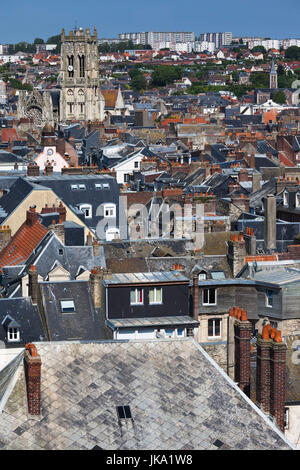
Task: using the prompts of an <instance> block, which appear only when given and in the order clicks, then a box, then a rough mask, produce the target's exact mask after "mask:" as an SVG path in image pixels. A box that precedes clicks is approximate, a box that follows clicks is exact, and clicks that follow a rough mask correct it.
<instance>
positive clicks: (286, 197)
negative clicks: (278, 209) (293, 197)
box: [283, 191, 289, 206]
mask: <svg viewBox="0 0 300 470" xmlns="http://www.w3.org/2000/svg"><path fill="white" fill-rule="evenodd" d="M283 205H284V206H288V205H289V193H288V192H287V191H284V193H283Z"/></svg>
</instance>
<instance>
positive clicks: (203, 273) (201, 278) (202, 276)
mask: <svg viewBox="0 0 300 470" xmlns="http://www.w3.org/2000/svg"><path fill="white" fill-rule="evenodd" d="M198 279H199V281H205V280H206V279H207V274H206V272H205V271H201V273H199V274H198Z"/></svg>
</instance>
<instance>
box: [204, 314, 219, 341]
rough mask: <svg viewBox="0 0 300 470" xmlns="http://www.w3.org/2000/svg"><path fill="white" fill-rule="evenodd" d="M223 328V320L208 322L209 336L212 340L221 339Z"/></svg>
mask: <svg viewBox="0 0 300 470" xmlns="http://www.w3.org/2000/svg"><path fill="white" fill-rule="evenodd" d="M221 327H222V320H221V318H212V319H210V320H208V331H207V336H208V337H210V338H220V337H221Z"/></svg>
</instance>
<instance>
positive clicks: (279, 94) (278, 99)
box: [272, 90, 286, 104]
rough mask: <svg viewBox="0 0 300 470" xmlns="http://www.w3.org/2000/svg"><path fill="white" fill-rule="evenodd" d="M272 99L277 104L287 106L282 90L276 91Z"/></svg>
mask: <svg viewBox="0 0 300 470" xmlns="http://www.w3.org/2000/svg"><path fill="white" fill-rule="evenodd" d="M272 99H273V101H275V103H278V104H286V96H285V94H284V93H283V91H281V90H278V91H276V92H275V93H274V95H273V98H272Z"/></svg>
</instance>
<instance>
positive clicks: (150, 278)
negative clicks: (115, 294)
mask: <svg viewBox="0 0 300 470" xmlns="http://www.w3.org/2000/svg"><path fill="white" fill-rule="evenodd" d="M187 281H188V278H186V277H185V276H184V275H183V274H181V273H179V272H177V271H176V272H168V271H166V272H161V271H157V272H153V271H152V272H147V273H146V272H145V273H114V274H113V275H112V277H111V279H106V280H104V281H103V284H104V285H113V284H148V283H152V282H153V283H155V284H157V283H161V282H171V283H172V282H187Z"/></svg>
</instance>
